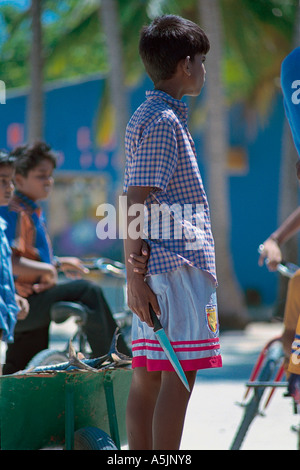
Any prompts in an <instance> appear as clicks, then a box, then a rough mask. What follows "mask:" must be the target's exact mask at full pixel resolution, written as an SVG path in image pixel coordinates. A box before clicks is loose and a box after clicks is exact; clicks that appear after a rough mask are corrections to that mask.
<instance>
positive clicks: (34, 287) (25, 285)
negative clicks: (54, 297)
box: [12, 254, 57, 297]
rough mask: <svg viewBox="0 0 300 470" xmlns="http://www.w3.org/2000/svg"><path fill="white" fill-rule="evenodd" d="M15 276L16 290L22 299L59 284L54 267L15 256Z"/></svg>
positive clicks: (13, 261) (13, 263)
mask: <svg viewBox="0 0 300 470" xmlns="http://www.w3.org/2000/svg"><path fill="white" fill-rule="evenodd" d="M12 266H13V274H14V275H15V276H16V277H17V279H16V281H15V285H16V290H17V292H18V294H19V295H21V296H22V297H28V296H29V295H31V294H33V293H34V292H35V293H39V292H43V291H45V290H47V289H50V287H53V286H54V285H55V284H56V283H57V271H56V268H55V267H54V266H52V265H51V264H48V263H42V262H41V261H35V260H31V259H27V258H24V257H19V256H16V255H15V254H13V256H12Z"/></svg>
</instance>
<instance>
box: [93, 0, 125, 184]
mask: <svg viewBox="0 0 300 470" xmlns="http://www.w3.org/2000/svg"><path fill="white" fill-rule="evenodd" d="M100 19H101V22H102V27H103V31H104V33H105V37H106V42H107V51H108V61H109V65H110V70H109V86H110V99H111V102H112V105H113V108H114V112H115V123H116V124H115V125H116V129H115V132H116V138H117V144H118V148H119V170H120V177H121V176H122V178H123V170H124V164H125V151H124V137H125V129H126V125H127V121H128V106H127V99H126V89H125V84H124V82H125V79H124V67H123V53H122V40H121V31H120V19H119V13H118V4H117V1H116V0H100ZM122 178H121V179H122Z"/></svg>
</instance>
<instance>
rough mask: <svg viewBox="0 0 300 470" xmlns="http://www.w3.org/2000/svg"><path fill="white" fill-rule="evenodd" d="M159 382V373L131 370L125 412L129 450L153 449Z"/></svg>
mask: <svg viewBox="0 0 300 470" xmlns="http://www.w3.org/2000/svg"><path fill="white" fill-rule="evenodd" d="M160 382H161V372H148V371H147V369H146V368H145V367H138V368H136V369H134V370H133V376H132V383H131V388H130V392H129V397H128V401H127V410H126V424H127V437H128V443H129V449H130V450H151V449H152V448H153V447H152V445H153V444H152V423H153V414H154V409H155V405H156V399H157V396H158V393H159V390H160Z"/></svg>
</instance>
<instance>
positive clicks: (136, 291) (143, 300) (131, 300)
mask: <svg viewBox="0 0 300 470" xmlns="http://www.w3.org/2000/svg"><path fill="white" fill-rule="evenodd" d="M127 303H128V307H129V308H130V310H131V311H132V312H133V313H135V314H136V315H137V316H138V317H139V319H140V320H141V321H142V322H145V323H147V325H148V326H150V327H151V328H152V327H153V323H152V320H151V316H150V312H149V303H150V304H151V305H152V308H153V310H154V312H155V313H156V315H157V316H160V311H159V305H158V302H157V298H156V295H155V294H154V292H153V291H152V289H150V287H149V286H148V284H147V283H146V282H145V281H144V278H143V277H142V276H140V275H139V274H137V275H136V276H132V278H131V279H130V280H128V282H127Z"/></svg>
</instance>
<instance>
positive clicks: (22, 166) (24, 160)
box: [10, 142, 56, 176]
mask: <svg viewBox="0 0 300 470" xmlns="http://www.w3.org/2000/svg"><path fill="white" fill-rule="evenodd" d="M10 155H11V156H12V157H14V158H15V168H16V173H17V174H19V175H22V176H27V175H28V172H29V171H30V170H33V169H34V168H35V167H36V166H38V165H39V163H40V162H42V161H43V160H49V161H50V162H51V163H52V165H53V168H56V157H55V154H54V153H53V152H52V151H51V147H50V146H49V145H47V144H45V143H44V142H36V143H35V144H33V145H31V146H30V145H23V146H20V147H16V148H15V149H14V150H13V151H12V152H11V153H10Z"/></svg>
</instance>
